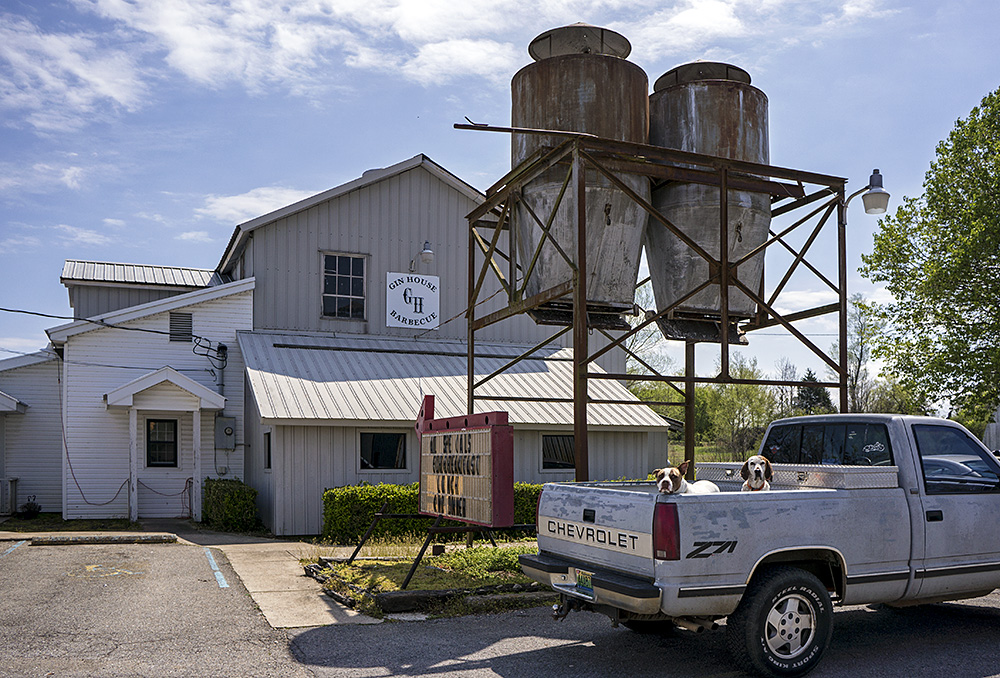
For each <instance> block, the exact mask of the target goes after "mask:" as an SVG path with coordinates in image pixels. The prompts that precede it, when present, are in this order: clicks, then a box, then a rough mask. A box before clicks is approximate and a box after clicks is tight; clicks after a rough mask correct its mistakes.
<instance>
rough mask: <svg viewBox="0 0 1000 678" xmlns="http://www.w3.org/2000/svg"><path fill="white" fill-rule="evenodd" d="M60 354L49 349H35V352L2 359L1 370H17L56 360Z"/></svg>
mask: <svg viewBox="0 0 1000 678" xmlns="http://www.w3.org/2000/svg"><path fill="white" fill-rule="evenodd" d="M57 358H58V356H57V355H56V354H55V353H52V352H50V351H47V350H41V351H35V352H34V353H25V354H24V355H19V356H15V357H13V358H5V359H3V360H0V372H5V371H7V370H16V369H17V368H19V367H29V366H31V365H39V364H41V363H45V362H48V361H50V360H56V359H57Z"/></svg>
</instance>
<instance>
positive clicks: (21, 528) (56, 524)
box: [0, 513, 142, 532]
mask: <svg viewBox="0 0 1000 678" xmlns="http://www.w3.org/2000/svg"><path fill="white" fill-rule="evenodd" d="M0 530H2V531H6V532H105V531H108V532H115V531H117V532H125V531H141V530H142V526H141V525H139V523H133V522H131V521H130V520H128V519H127V518H101V519H77V520H63V517H62V514H60V513H39V514H38V515H36V516H34V517H32V518H23V517H20V516H13V517H11V519H10V520H7V521H6V522H4V523H2V524H0Z"/></svg>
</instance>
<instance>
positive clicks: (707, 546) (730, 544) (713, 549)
mask: <svg viewBox="0 0 1000 678" xmlns="http://www.w3.org/2000/svg"><path fill="white" fill-rule="evenodd" d="M735 550H736V542H735V541H696V542H695V543H694V550H693V551H691V553H689V554H687V555H686V556H684V557H685V558H711V557H712V556H717V555H719V554H720V553H732V552H733V551H735Z"/></svg>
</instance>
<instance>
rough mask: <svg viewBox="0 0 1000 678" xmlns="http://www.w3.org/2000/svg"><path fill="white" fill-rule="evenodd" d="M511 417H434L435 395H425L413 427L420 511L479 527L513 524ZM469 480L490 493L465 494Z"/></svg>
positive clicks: (495, 414)
mask: <svg viewBox="0 0 1000 678" xmlns="http://www.w3.org/2000/svg"><path fill="white" fill-rule="evenodd" d="M508 420H509V418H508V415H507V413H506V412H500V411H497V412H486V413H482V414H468V415H463V416H459V417H445V418H442V419H435V418H434V396H432V395H426V396H424V401H423V405H422V406H421V408H420V414H419V415H418V416H417V421H416V424H415V425H414V428H415V430H416V432H417V441H418V448H419V449H420V462H419V467H420V495H419V502H418V508H417V512H418V513H420V514H421V515H425V516H434V517H443V518H446V519H448V520H455V521H459V522H463V523H468V524H470V525H478V526H480V527H488V528H502V527H511V526H513V525H514V428H513V427H512V426H511V425H510V424H509V423H508ZM484 446H485V451H484V449H483V448H484ZM435 459H436V462H437V463H436V466H437V470H436V471H435V468H434V466H435ZM442 471H450V472H442ZM470 480H471V481H477V482H469V483H468V484H470V485H475V486H476V487H478V488H479V490H480V491H482V490H485V491H486V492H487V496H486V497H485V498H484V497H481V496H477V497H470V496H469V495H468V494H466V493H464V491H463V488H464V487H465V485H466V482H467V481H470ZM453 490H457V492H453ZM483 501H485V502H486V506H485V508H483V506H482V502H483ZM470 506H471V507H472V510H471V511H470V510H468V509H469V508H470ZM435 509H438V510H435ZM469 513H473V514H475V515H472V516H470V515H469Z"/></svg>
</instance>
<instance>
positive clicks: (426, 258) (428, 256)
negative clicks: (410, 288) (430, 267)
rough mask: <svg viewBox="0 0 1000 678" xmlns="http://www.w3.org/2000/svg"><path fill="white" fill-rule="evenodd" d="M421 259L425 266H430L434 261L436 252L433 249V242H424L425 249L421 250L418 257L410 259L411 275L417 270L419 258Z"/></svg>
mask: <svg viewBox="0 0 1000 678" xmlns="http://www.w3.org/2000/svg"><path fill="white" fill-rule="evenodd" d="M418 257H419V259H420V262H421V263H423V264H430V263H432V262H433V261H434V250H432V249H431V241H430V240H425V241H424V248H423V249H422V250H420V251H419V252H418V253H417V254H416V256H414V257H413V258H412V259H410V273H413V272H414V271H416V270H417V258H418Z"/></svg>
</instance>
